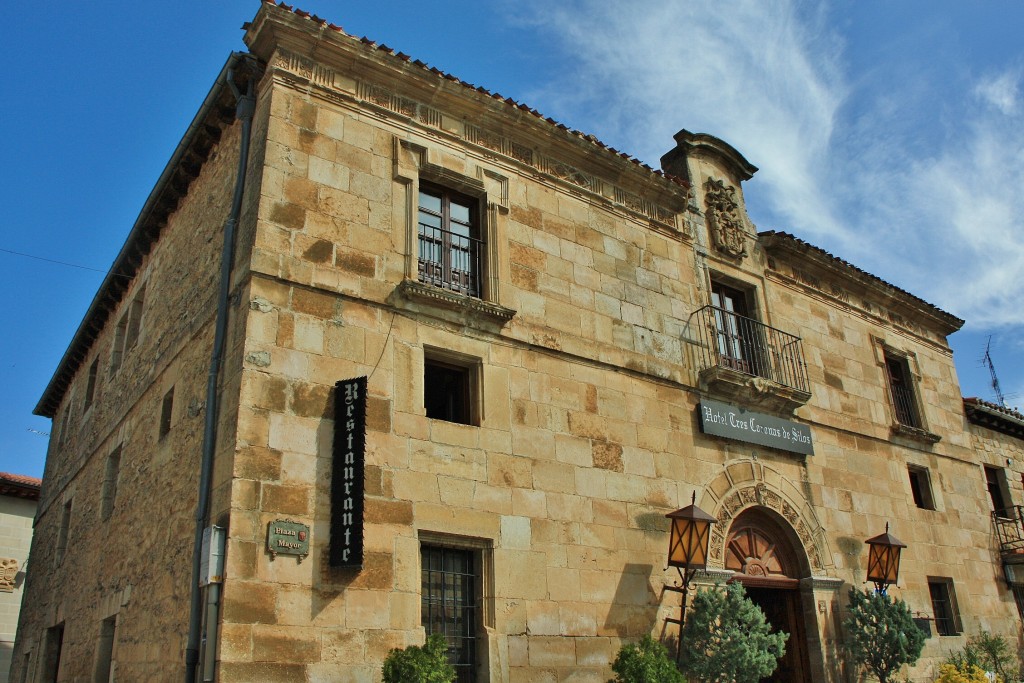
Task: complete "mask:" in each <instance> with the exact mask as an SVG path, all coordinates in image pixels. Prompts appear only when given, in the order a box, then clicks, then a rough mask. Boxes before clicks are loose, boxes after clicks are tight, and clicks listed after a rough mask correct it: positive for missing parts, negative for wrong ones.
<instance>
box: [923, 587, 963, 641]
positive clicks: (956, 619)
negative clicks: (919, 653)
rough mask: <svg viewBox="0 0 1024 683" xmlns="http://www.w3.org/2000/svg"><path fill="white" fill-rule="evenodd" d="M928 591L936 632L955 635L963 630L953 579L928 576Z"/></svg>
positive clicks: (943, 634) (942, 634)
mask: <svg viewBox="0 0 1024 683" xmlns="http://www.w3.org/2000/svg"><path fill="white" fill-rule="evenodd" d="M928 592H929V593H930V594H931V598H932V612H933V613H934V614H935V631H936V633H938V634H939V635H940V636H955V635H957V634H959V633H961V632H963V627H962V626H961V625H960V610H959V609H958V608H957V606H956V591H954V590H953V579H950V578H948V577H944V576H929V577H928Z"/></svg>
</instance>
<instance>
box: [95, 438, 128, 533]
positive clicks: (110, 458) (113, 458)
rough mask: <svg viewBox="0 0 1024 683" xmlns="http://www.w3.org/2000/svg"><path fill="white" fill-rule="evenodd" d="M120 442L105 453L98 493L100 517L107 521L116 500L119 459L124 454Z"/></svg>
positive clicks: (119, 472)
mask: <svg viewBox="0 0 1024 683" xmlns="http://www.w3.org/2000/svg"><path fill="white" fill-rule="evenodd" d="M123 451H124V449H123V447H122V444H117V446H115V447H114V448H113V449H112V450H111V451H110V453H109V454H108V455H107V459H106V463H105V465H104V467H103V488H102V493H101V494H100V496H101V497H100V519H101V520H102V521H104V522H105V521H107V520H108V519H110V516H111V515H112V514H113V513H114V505H115V504H116V502H117V484H118V481H119V480H120V478H121V459H122V457H123V455H124V452H123Z"/></svg>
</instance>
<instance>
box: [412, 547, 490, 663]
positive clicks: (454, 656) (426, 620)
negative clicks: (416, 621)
mask: <svg viewBox="0 0 1024 683" xmlns="http://www.w3.org/2000/svg"><path fill="white" fill-rule="evenodd" d="M420 561H421V563H422V587H421V593H420V595H421V598H420V600H421V602H420V620H421V623H422V625H423V628H424V630H425V631H426V633H427V635H433V634H435V633H439V634H441V635H443V636H444V638H445V640H446V641H447V643H448V661H450V662H451V664H452V666H454V667H455V671H456V682H457V683H474V682H475V681H476V669H477V647H478V643H477V641H478V635H477V634H478V624H479V622H480V600H479V595H480V593H479V589H480V585H479V583H480V570H479V559H478V557H477V553H475V552H474V551H472V550H466V549H461V548H448V547H444V546H428V545H424V546H421V548H420Z"/></svg>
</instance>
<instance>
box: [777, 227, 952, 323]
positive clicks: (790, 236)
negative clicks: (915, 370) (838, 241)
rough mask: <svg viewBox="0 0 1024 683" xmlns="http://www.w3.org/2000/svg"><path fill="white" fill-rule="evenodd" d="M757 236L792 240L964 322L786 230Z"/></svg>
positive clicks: (940, 312) (943, 314)
mask: <svg viewBox="0 0 1024 683" xmlns="http://www.w3.org/2000/svg"><path fill="white" fill-rule="evenodd" d="M757 236H758V237H760V238H762V239H766V238H777V239H782V240H787V241H789V242H793V243H794V244H797V245H799V246H800V247H801V248H802V249H807V250H810V251H813V252H815V253H817V254H819V255H821V256H824V257H825V258H827V259H830V260H831V261H833V262H834V263H835V264H837V265H840V266H843V267H844V268H848V269H850V270H852V271H854V272H856V273H859V274H860V275H863V276H865V277H867V278H869V279H871V280H874V281H875V282H877V283H879V284H882V285H885V286H886V287H889V288H890V289H892V290H894V291H896V292H899V293H900V294H902V295H903V296H906V297H909V298H910V299H913V300H914V301H916V302H918V303H920V304H923V305H925V306H927V307H928V308H930V309H932V310H933V311H935V312H937V313H939V314H941V315H942V316H943V317H946V318H948V319H949V320H950V322H953V323H955V324H956V326H957V327H958V328H959V327H961V326H963V324H964V321H963V319H962V318H958V317H957V316H955V315H953V314H952V313H947V312H946V311H944V310H942V309H941V308H939V307H938V306H936V305H935V304H931V303H928V302H927V301H925V300H924V299H922V298H921V297H919V296H917V295H915V294H911V293H910V292H908V291H907V290H905V289H903V288H901V287H897V286H896V285H894V284H892V283H891V282H886V281H885V280H883V279H882V278H880V277H878V276H877V275H872V274H871V273H869V272H868V271H866V270H864V269H862V268H858V267H857V266H855V265H853V264H852V263H850V262H849V261H847V260H846V259H843V258H840V257H838V256H836V255H835V254H832V253H830V252H828V251H825V250H824V249H822V248H821V247H816V246H815V245H813V244H811V243H810V242H807V241H805V240H802V239H800V238H799V237H797V236H796V235H793V234H790V233H788V232H782V231H777V230H765V231H762V232H759V233H757Z"/></svg>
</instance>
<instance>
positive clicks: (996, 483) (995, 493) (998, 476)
mask: <svg viewBox="0 0 1024 683" xmlns="http://www.w3.org/2000/svg"><path fill="white" fill-rule="evenodd" d="M985 487H986V488H987V489H988V497H989V500H990V501H991V502H992V511H993V512H995V513H996V514H997V515H998V516H1000V517H1013V503H1012V502H1011V500H1010V487H1009V485H1008V484H1007V482H1006V471H1005V470H1004V469H1003V468H1002V467H990V466H988V465H985Z"/></svg>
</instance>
